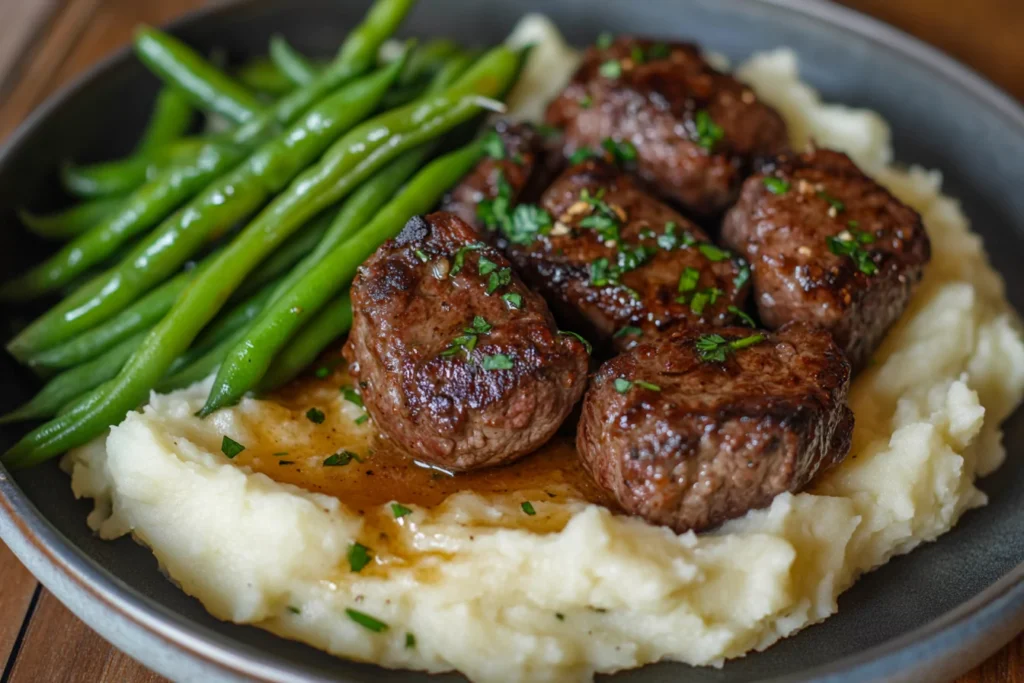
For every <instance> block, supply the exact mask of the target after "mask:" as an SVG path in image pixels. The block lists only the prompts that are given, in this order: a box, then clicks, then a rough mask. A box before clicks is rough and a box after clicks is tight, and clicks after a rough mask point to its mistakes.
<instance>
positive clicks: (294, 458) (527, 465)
mask: <svg viewBox="0 0 1024 683" xmlns="http://www.w3.org/2000/svg"><path fill="white" fill-rule="evenodd" d="M328 365H329V363H328ZM321 367H326V366H321ZM354 384H355V382H354V381H353V380H352V377H351V376H350V375H349V374H348V372H347V371H346V370H345V369H344V367H343V366H339V367H338V368H337V369H335V370H334V371H333V372H332V373H331V374H330V375H329V376H327V377H324V378H318V377H315V376H313V375H307V376H303V377H300V378H299V379H296V380H295V381H293V382H291V383H290V384H289V385H287V386H285V387H283V388H282V389H280V390H279V391H277V392H275V393H274V394H273V395H272V396H270V397H268V398H269V399H270V400H271V401H272V402H273V403H275V404H277V406H278V407H279V409H280V410H281V411H282V418H285V419H287V418H288V417H290V418H291V419H292V420H294V419H295V416H296V415H300V416H301V415H304V414H305V413H306V412H307V411H308V410H310V409H311V408H316V409H318V410H322V411H323V413H324V421H323V422H322V423H320V424H318V425H315V426H314V427H312V428H311V429H309V430H308V432H309V438H308V439H307V440H306V443H304V444H303V445H302V446H301V447H299V448H296V447H295V446H294V445H292V446H290V447H289V448H287V449H284V448H283V447H281V446H280V443H279V440H278V438H277V436H276V435H275V434H274V433H273V430H274V428H275V425H274V424H273V422H275V421H274V420H268V419H266V417H267V416H266V414H265V413H264V415H263V418H264V419H263V420H261V422H260V423H256V422H255V421H252V422H250V423H249V424H248V425H247V426H248V428H249V429H250V430H251V431H252V432H253V433H254V435H256V437H257V438H256V439H255V440H254V441H255V442H254V443H251V444H246V450H245V451H243V452H242V453H241V454H239V455H238V456H237V457H236V458H235V463H236V464H238V465H242V466H247V467H250V468H252V469H253V470H254V471H256V472H261V473H263V474H265V475H267V476H268V477H270V478H271V479H274V480H275V481H279V482H282V483H288V484H293V485H295V486H299V487H302V488H304V489H306V490H308V491H313V492H316V493H324V494H327V495H330V496H334V497H336V498H338V499H339V500H341V501H342V502H343V503H344V504H345V505H346V506H347V507H349V508H350V509H352V510H354V511H357V512H359V513H360V514H365V513H366V511H367V510H370V509H374V508H377V507H379V506H381V505H384V504H386V503H388V502H391V501H398V502H400V503H403V504H406V505H418V506H421V507H427V508H430V507H435V506H437V505H439V504H440V503H442V502H443V501H444V499H445V498H447V497H448V496H451V495H452V494H455V493H458V492H460V491H474V492H477V493H481V494H503V495H507V494H517V493H520V494H523V495H524V498H530V497H533V498H535V499H536V498H537V497H540V498H542V499H548V500H566V499H575V500H581V499H582V500H586V501H588V502H593V503H598V504H601V505H606V506H608V505H610V503H611V501H610V498H609V497H608V496H607V494H605V493H604V492H603V491H601V490H600V489H599V488H598V487H597V485H596V484H594V482H593V481H592V480H591V478H590V476H589V475H588V474H587V472H586V470H584V468H583V466H582V464H581V463H580V460H579V458H578V457H577V455H576V449H575V446H574V444H573V437H572V435H570V434H560V435H558V436H556V437H555V438H554V439H552V440H551V441H550V442H549V443H548V444H546V445H545V446H544V447H543V448H541V449H540V450H538V451H536V452H535V453H532V454H531V455H529V456H527V457H525V458H523V459H521V460H519V461H518V462H515V463H513V464H511V465H507V466H505V467H497V468H489V469H484V470H479V471H475V472H465V473H459V474H452V473H449V472H447V471H444V470H439V469H435V468H431V467H429V466H427V465H424V464H422V463H418V462H416V461H415V460H414V459H413V458H411V457H410V456H408V455H406V454H404V453H402V452H401V451H399V450H398V449H397V448H394V447H393V446H391V445H390V444H389V443H388V441H387V439H386V438H385V437H376V436H375V432H376V430H375V429H374V428H373V422H372V421H367V422H366V423H365V424H364V425H357V424H356V423H355V422H354V420H353V419H352V418H351V417H350V416H349V415H347V414H346V413H345V411H341V410H330V409H328V407H329V406H330V405H332V404H334V403H336V402H337V401H338V400H339V398H338V396H339V390H340V388H341V387H352V386H354ZM344 450H347V451H349V452H351V453H354V454H355V455H357V456H358V457H359V459H360V460H356V459H351V460H348V462H347V464H345V465H335V466H326V465H324V461H325V460H326V459H327V458H328V457H329V456H331V455H332V454H336V453H340V452H342V451H344ZM345 459H347V458H343V460H345Z"/></svg>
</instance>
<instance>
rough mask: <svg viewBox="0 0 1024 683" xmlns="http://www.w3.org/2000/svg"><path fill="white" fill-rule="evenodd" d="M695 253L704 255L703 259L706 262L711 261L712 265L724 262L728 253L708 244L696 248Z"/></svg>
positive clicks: (704, 243)
mask: <svg viewBox="0 0 1024 683" xmlns="http://www.w3.org/2000/svg"><path fill="white" fill-rule="evenodd" d="M697 251H699V252H700V253H702V254H704V258H706V259H707V260H708V261H711V262H712V263H717V262H718V261H724V260H725V259H727V258H729V252H727V251H725V250H724V249H719V248H718V247H716V246H715V245H713V244H711V243H710V242H703V243H702V244H701V245H700V246H699V247H697Z"/></svg>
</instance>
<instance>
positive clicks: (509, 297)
mask: <svg viewBox="0 0 1024 683" xmlns="http://www.w3.org/2000/svg"><path fill="white" fill-rule="evenodd" d="M501 300H502V301H504V302H505V303H506V304H508V307H509V308H514V309H520V308H522V307H523V295H522V294H517V293H515V292H507V293H505V294H502V295H501Z"/></svg>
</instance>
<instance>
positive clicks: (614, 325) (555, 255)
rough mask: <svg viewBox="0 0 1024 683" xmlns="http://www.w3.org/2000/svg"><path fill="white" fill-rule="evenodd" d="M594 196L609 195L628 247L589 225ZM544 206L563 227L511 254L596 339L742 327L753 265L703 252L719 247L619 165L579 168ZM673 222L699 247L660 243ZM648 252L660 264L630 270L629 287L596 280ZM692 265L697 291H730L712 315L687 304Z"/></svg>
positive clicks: (710, 307)
mask: <svg viewBox="0 0 1024 683" xmlns="http://www.w3.org/2000/svg"><path fill="white" fill-rule="evenodd" d="M584 192H586V194H587V196H591V197H595V196H600V197H601V201H603V202H604V204H605V205H606V206H607V207H608V208H609V209H611V210H612V211H613V212H614V213H615V214H616V220H617V222H618V224H619V228H618V232H619V240H618V243H611V244H609V243H608V242H604V241H602V236H601V235H600V234H599V232H598V231H596V230H595V229H593V228H591V227H584V226H583V225H582V223H583V222H584V221H586V219H587V218H588V217H589V216H592V215H593V214H594V213H595V211H597V209H595V207H594V206H593V205H590V204H588V203H587V202H585V201H582V200H581V197H582V196H584ZM540 203H541V206H542V207H543V208H544V209H545V210H546V211H547V212H548V213H549V214H551V216H552V218H553V220H554V221H555V223H554V228H553V229H552V230H551V231H550V232H549V233H548V234H547V235H542V236H540V237H538V238H537V239H535V240H534V241H533V242H532V243H530V244H526V245H520V244H510V245H507V247H506V252H507V253H508V254H509V257H510V258H511V259H512V261H513V262H514V263H515V264H516V266H517V267H518V268H519V271H520V273H522V275H523V277H524V279H526V281H527V282H529V283H530V285H531V286H532V287H533V288H535V289H536V290H537V291H539V292H541V293H542V294H543V295H544V296H545V297H546V298H547V300H548V302H549V303H550V304H551V306H552V307H553V308H554V310H555V312H556V314H557V315H558V316H559V317H560V318H562V319H564V320H566V321H568V322H569V323H571V325H572V326H573V327H575V328H577V329H580V330H582V331H585V334H586V335H587V336H588V337H592V338H593V339H595V340H599V341H604V342H607V341H609V340H610V338H611V337H612V335H613V334H614V333H615V332H616V331H618V330H621V329H623V328H625V327H627V326H628V327H637V328H640V329H641V330H642V331H643V337H646V338H650V337H651V336H652V335H655V334H658V333H660V332H662V331H664V330H666V329H671V328H674V327H675V326H678V325H694V324H702V325H726V324H732V323H735V322H736V321H737V318H736V316H735V314H734V313H733V312H730V310H729V308H730V306H733V307H740V308H742V306H743V302H744V300H745V299H746V297H747V292H748V289H749V284H747V283H746V282H744V280H745V279H746V278H747V275H744V273H749V270H748V269H747V266H746V263H745V261H743V259H742V258H729V257H726V258H724V259H723V260H719V261H712V260H710V259H709V258H708V257H707V256H705V252H702V251H701V249H702V247H701V244H703V245H705V246H706V247H711V246H712V245H710V242H709V241H708V236H707V235H706V234H705V233H704V232H703V231H702V230H701V229H700V228H699V227H697V225H695V224H694V223H692V222H690V221H688V220H687V219H685V218H683V217H682V216H681V215H680V214H679V213H677V212H676V211H675V210H673V209H672V208H671V207H669V206H668V205H666V204H663V203H662V202H660V201H658V200H656V199H654V198H653V197H652V196H650V195H649V194H647V193H646V192H644V191H643V190H642V189H640V187H639V186H638V185H637V183H636V182H635V181H634V180H633V179H632V178H631V177H630V176H628V175H626V174H624V173H622V172H621V171H619V170H618V169H617V168H616V167H615V166H613V165H611V164H609V163H606V162H604V161H599V160H593V159H592V160H588V161H585V162H583V163H581V164H578V165H576V166H573V167H571V168H569V169H567V170H566V171H565V172H564V173H563V174H562V175H561V176H559V178H558V179H557V180H556V181H555V182H554V183H553V184H552V185H551V187H549V188H548V190H547V191H546V192H545V193H544V195H543V196H542V198H541V202H540ZM669 224H674V225H675V230H674V232H675V234H676V235H678V236H680V240H682V237H683V236H684V235H686V234H688V235H689V236H690V237H692V238H693V239H694V240H696V243H695V244H693V245H691V246H689V247H686V248H681V247H677V248H675V249H666V248H663V247H661V246H659V244H658V238H659V237H660V236H663V235H664V234H665V231H666V226H667V225H669ZM638 246H643V247H644V248H648V249H650V250H652V251H651V253H652V254H653V256H651V258H650V260H648V261H646V262H645V263H643V264H642V265H640V266H639V267H638V268H636V269H633V270H630V271H628V272H626V273H624V274H623V275H622V277H621V278H620V284H619V285H616V284H608V285H596V284H592V278H591V268H592V267H593V264H594V263H595V262H597V261H598V260H599V259H602V258H604V259H608V260H609V262H610V263H616V262H617V259H618V254H619V253H620V252H621V251H623V250H624V249H627V250H628V249H634V248H636V247H638ZM707 253H714V252H707ZM687 268H693V269H696V270H697V271H698V272H699V280H698V282H697V284H696V286H695V288H694V290H692V292H699V291H708V290H710V289H711V288H714V289H716V290H718V292H720V293H718V294H716V296H715V299H714V302H713V303H711V302H708V303H706V304H705V305H704V306H703V308H702V309H701V308H700V307H697V308H696V309H695V308H694V306H693V305H692V302H686V301H685V300H684V301H679V300H678V299H679V297H680V294H681V293H680V291H679V280H680V276H681V275H682V273H683V272H684V271H685V270H686V269H687ZM737 283H739V286H737ZM692 292H690V293H689V294H691V295H692ZM695 310H696V311H699V313H698V312H695ZM637 339H638V338H637V337H636V336H632V335H630V336H620V337H618V338H615V339H614V342H615V343H616V345H617V346H618V347H619V348H628V347H629V346H632V345H633V344H634V343H635V342H636V341H637Z"/></svg>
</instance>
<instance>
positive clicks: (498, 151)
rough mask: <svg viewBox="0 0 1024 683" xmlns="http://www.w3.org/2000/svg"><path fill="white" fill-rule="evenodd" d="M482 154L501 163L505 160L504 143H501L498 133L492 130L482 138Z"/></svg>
mask: <svg viewBox="0 0 1024 683" xmlns="http://www.w3.org/2000/svg"><path fill="white" fill-rule="evenodd" d="M483 147H484V154H486V155H487V156H489V157H491V158H492V159H497V160H498V161H501V160H502V159H504V158H505V156H506V154H505V143H504V141H502V139H501V136H500V135H498V131H496V130H492V131H490V132H489V133H487V135H485V136H484V137H483Z"/></svg>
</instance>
